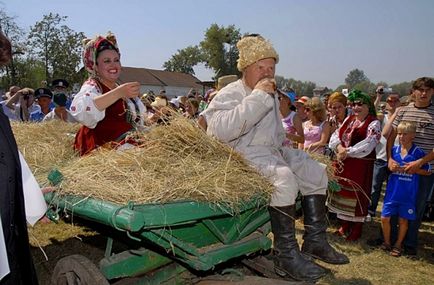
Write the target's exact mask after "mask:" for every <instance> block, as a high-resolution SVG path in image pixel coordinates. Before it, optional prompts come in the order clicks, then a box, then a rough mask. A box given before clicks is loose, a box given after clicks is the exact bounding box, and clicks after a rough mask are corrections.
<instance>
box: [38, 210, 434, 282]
mask: <svg viewBox="0 0 434 285" xmlns="http://www.w3.org/2000/svg"><path fill="white" fill-rule="evenodd" d="M91 226H92V229H95V227H94V226H93V225H91ZM297 229H298V233H297V238H298V239H299V242H300V244H301V242H302V224H301V222H300V221H297ZM335 229H336V228H335V225H333V223H332V224H331V226H330V228H329V233H330V234H329V235H328V237H329V240H330V242H331V243H332V244H333V245H334V246H335V247H336V248H338V249H339V250H341V251H343V252H345V253H346V254H347V255H348V256H349V258H350V260H351V262H350V264H348V265H343V266H336V265H328V264H323V263H320V264H321V265H323V266H325V267H327V268H329V269H330V271H331V274H330V275H328V276H326V277H324V278H323V279H321V280H320V281H319V282H318V284H342V285H343V284H354V285H370V284H432V283H431V281H432V277H433V275H432V272H434V257H433V254H434V223H432V222H431V223H428V222H425V223H424V224H423V226H422V230H421V233H420V247H419V257H418V258H417V259H409V258H406V257H401V258H394V257H390V256H388V255H387V254H385V253H383V252H381V251H380V250H378V249H375V248H372V247H369V246H367V245H366V240H367V239H369V238H372V237H376V236H377V235H378V232H379V229H380V224H379V219H378V218H376V219H375V220H373V221H372V222H370V223H366V224H365V228H364V234H363V237H362V239H361V240H360V241H358V242H355V243H350V242H345V241H342V240H341V239H340V238H338V237H336V236H334V235H333V234H332V233H333V231H334V230H335ZM30 240H31V244H32V245H33V246H32V254H33V258H34V263H35V267H36V271H37V273H38V278H39V282H40V284H41V285H46V284H50V278H51V274H52V272H53V269H54V267H55V265H56V263H57V261H58V260H59V259H61V258H62V257H65V256H68V255H72V254H81V255H84V256H86V257H87V258H88V259H90V260H91V261H92V262H93V263H94V264H96V265H97V264H98V262H99V260H100V259H102V258H103V255H104V250H105V245H106V238H105V236H104V235H102V234H99V233H97V232H94V231H92V230H91V229H90V228H87V227H83V224H82V223H81V224H80V223H79V224H77V223H75V226H72V225H71V224H69V223H64V222H60V223H59V224H54V223H50V224H37V226H36V227H35V228H33V229H30ZM36 240H37V241H36ZM38 243H39V244H40V245H41V248H42V250H43V251H42V250H41V249H40V248H39V247H37V246H36V245H37V244H38ZM120 249H122V245H119V246H118V248H116V247H115V250H120ZM44 253H45V254H46V256H47V257H48V260H46V258H45V256H44Z"/></svg>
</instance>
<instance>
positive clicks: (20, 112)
mask: <svg viewBox="0 0 434 285" xmlns="http://www.w3.org/2000/svg"><path fill="white" fill-rule="evenodd" d="M34 93H35V91H34V90H33V89H31V88H23V89H20V90H18V91H17V92H16V93H15V94H14V95H13V96H12V97H11V98H10V99H9V100H7V101H6V103H5V106H6V107H8V108H9V109H10V110H11V111H12V112H13V113H14V114H15V116H16V118H17V120H18V121H22V122H27V121H29V119H30V114H31V113H33V112H35V111H37V110H39V109H40V107H39V105H37V104H35V94H34Z"/></svg>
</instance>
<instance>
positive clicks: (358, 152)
mask: <svg viewBox="0 0 434 285" xmlns="http://www.w3.org/2000/svg"><path fill="white" fill-rule="evenodd" d="M380 138H381V123H380V121H379V120H375V121H372V122H371V123H370V124H369V126H368V130H367V134H366V138H365V139H364V140H362V141H360V142H358V143H356V144H355V145H353V146H350V147H349V148H348V151H347V155H348V156H349V157H355V158H362V157H365V156H367V155H368V154H370V153H371V152H372V151H373V150H374V149H375V147H376V146H377V145H378V143H379V141H380Z"/></svg>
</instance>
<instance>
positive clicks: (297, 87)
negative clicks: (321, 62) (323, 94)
mask: <svg viewBox="0 0 434 285" xmlns="http://www.w3.org/2000/svg"><path fill="white" fill-rule="evenodd" d="M275 79H276V85H277V87H278V88H282V89H288V88H292V89H293V90H294V91H295V93H296V94H297V96H298V97H301V96H309V97H312V95H313V89H315V88H316V83H314V82H312V81H300V80H295V79H293V78H290V79H286V78H284V77H283V76H280V75H276V76H275Z"/></svg>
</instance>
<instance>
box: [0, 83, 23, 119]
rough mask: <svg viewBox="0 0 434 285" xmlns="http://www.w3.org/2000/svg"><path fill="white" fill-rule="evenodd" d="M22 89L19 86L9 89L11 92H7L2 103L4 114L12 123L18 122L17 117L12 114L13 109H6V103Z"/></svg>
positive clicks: (0, 103)
mask: <svg viewBox="0 0 434 285" xmlns="http://www.w3.org/2000/svg"><path fill="white" fill-rule="evenodd" d="M20 89H21V88H20V87H18V86H15V85H14V86H11V87H10V88H9V91H8V92H6V94H5V95H4V100H3V101H1V102H0V105H1V108H2V109H3V113H4V114H5V115H6V116H7V117H8V118H9V120H12V121H16V120H18V118H17V116H16V115H15V113H14V112H12V110H11V109H9V108H8V107H6V103H7V102H8V100H9V99H10V98H11V97H12V96H14V95H15V93H17V92H18V91H19V90H20Z"/></svg>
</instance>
